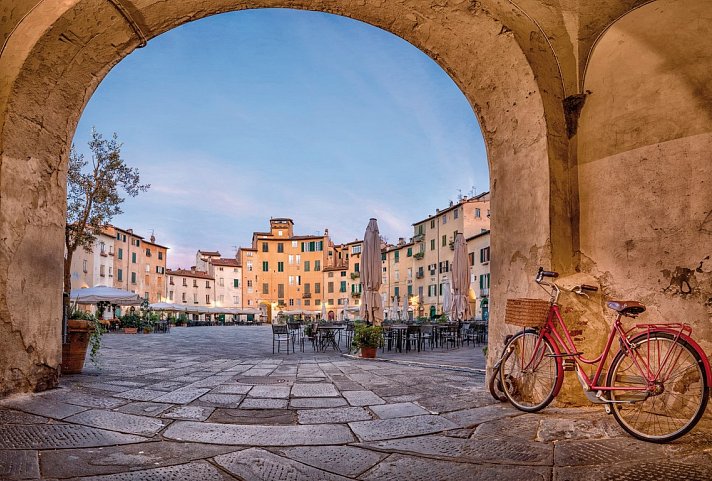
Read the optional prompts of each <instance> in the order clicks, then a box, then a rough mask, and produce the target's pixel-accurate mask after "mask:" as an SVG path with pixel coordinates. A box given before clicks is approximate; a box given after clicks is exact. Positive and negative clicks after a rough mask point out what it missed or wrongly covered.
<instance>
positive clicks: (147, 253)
mask: <svg viewBox="0 0 712 481" xmlns="http://www.w3.org/2000/svg"><path fill="white" fill-rule="evenodd" d="M146 257H151V249H148V248H146Z"/></svg>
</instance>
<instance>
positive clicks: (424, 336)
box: [420, 326, 435, 351]
mask: <svg viewBox="0 0 712 481" xmlns="http://www.w3.org/2000/svg"><path fill="white" fill-rule="evenodd" d="M426 341H427V343H428V345H429V346H430V350H431V351H432V350H433V347H434V346H435V337H434V335H433V326H420V345H421V347H420V348H421V349H424V348H425V342H426Z"/></svg>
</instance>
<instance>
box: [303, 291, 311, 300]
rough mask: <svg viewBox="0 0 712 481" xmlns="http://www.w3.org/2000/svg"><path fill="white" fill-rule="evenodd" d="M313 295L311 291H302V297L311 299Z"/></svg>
mask: <svg viewBox="0 0 712 481" xmlns="http://www.w3.org/2000/svg"><path fill="white" fill-rule="evenodd" d="M311 296H312V293H311V292H304V293H302V299H311Z"/></svg>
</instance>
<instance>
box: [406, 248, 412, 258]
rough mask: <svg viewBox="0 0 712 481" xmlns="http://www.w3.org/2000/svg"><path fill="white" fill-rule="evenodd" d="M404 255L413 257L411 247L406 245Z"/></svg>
mask: <svg viewBox="0 0 712 481" xmlns="http://www.w3.org/2000/svg"><path fill="white" fill-rule="evenodd" d="M406 257H413V248H412V247H408V250H407V251H406Z"/></svg>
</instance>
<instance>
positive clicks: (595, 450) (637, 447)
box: [554, 436, 667, 466]
mask: <svg viewBox="0 0 712 481" xmlns="http://www.w3.org/2000/svg"><path fill="white" fill-rule="evenodd" d="M666 453H667V450H666V446H664V445H661V444H653V443H646V442H644V441H639V440H637V439H632V438H630V437H628V436H626V437H624V438H615V439H590V440H576V441H571V440H564V441H557V442H556V443H555V447H554V464H556V465H557V466H587V465H595V464H600V465H606V464H611V465H612V464H618V463H626V462H630V461H633V460H636V459H637V460H642V461H645V460H651V459H657V460H663V459H665V458H666V457H667V456H666Z"/></svg>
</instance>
